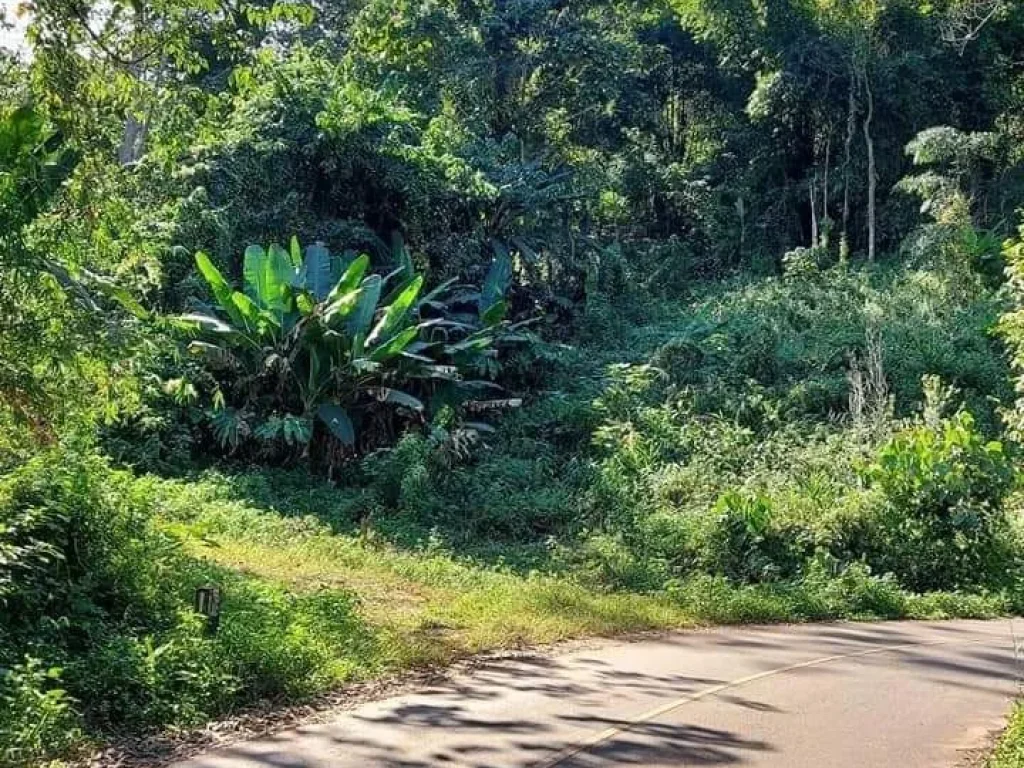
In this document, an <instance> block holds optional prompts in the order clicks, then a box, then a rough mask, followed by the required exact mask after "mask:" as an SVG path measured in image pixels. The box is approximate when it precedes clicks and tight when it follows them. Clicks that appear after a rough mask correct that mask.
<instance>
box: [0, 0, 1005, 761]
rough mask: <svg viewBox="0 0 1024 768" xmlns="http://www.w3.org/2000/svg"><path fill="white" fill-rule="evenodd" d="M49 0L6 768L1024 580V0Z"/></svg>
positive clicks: (13, 338) (11, 470) (25, 19)
mask: <svg viewBox="0 0 1024 768" xmlns="http://www.w3.org/2000/svg"><path fill="white" fill-rule="evenodd" d="M3 7H4V8H5V9H6V17H3V18H6V22H7V23H8V24H11V25H13V24H14V23H15V22H16V23H17V25H18V29H19V30H23V32H22V33H19V34H20V35H21V36H20V37H19V38H17V40H18V42H17V44H15V43H13V42H12V44H11V48H10V50H4V49H2V48H0V764H2V765H10V766H29V765H38V764H57V763H53V762H52V761H63V763H61V764H64V763H71V764H73V763H74V762H76V761H81V760H85V759H88V756H89V755H90V754H92V753H94V752H95V751H96V750H103V749H107V750H108V751H109V754H110V755H114V754H115V753H116V752H117V750H118V749H122V748H124V747H123V745H124V744H125V743H131V744H134V745H135V747H134V749H136V751H138V750H140V749H143V747H140V746H139V745H140V744H143V745H148V746H145V749H151V750H154V754H155V753H157V752H159V751H160V750H166V749H169V748H170V747H168V744H169V743H171V742H173V741H174V738H172V737H171V736H168V735H167V734H168V733H171V732H172V729H173V732H175V733H178V734H180V733H181V729H187V728H196V727H200V726H202V725H203V724H204V723H207V722H209V721H211V720H213V719H215V718H218V717H223V716H226V715H229V714H231V713H237V712H239V711H245V710H247V709H251V708H253V707H256V708H263V709H264V710H266V709H271V710H272V709H273V708H274V707H275V706H280V705H283V704H285V703H288V702H293V701H300V700H306V699H308V698H309V697H312V696H315V695H317V694H320V693H323V692H326V691H331V690H337V689H338V688H339V687H341V686H342V685H343V684H345V683H346V682H348V681H354V680H359V679H367V678H372V677H377V676H380V675H382V674H384V673H388V672H391V671H395V670H399V669H403V668H409V667H416V666H422V665H427V664H435V663H443V662H446V661H450V660H452V659H455V658H457V657H460V656H463V655H466V654H469V653H472V652H475V651H479V650H483V649H489V648H496V647H509V646H518V645H522V644H525V643H535V642H547V641H552V640H557V639H561V638H566V637H571V636H578V635H583V634H606V633H614V632H620V631H626V630H633V629H639V628H658V627H674V626H683V625H687V624H691V623H694V622H742V621H782V620H820V619H828V618H861V617H868V616H876V617H906V616H915V617H943V616H954V615H955V616H992V615H1000V614H1005V613H1013V612H1019V611H1021V610H1022V609H1024V520H1022V510H1024V501H1022V499H1021V495H1020V491H1021V477H1020V474H1019V472H1018V468H1019V466H1020V450H1021V445H1020V441H1021V439H1022V438H1024V399H1020V400H1018V399H1017V397H1018V393H1020V392H1024V4H1021V3H1019V2H1017V0H928V1H926V0H632V2H627V1H626V0H587V1H583V0H309V2H303V1H302V0H30V1H29V2H20V3H15V2H8V3H6V4H5V5H4V6H3ZM7 39H10V40H11V41H14V40H15V39H16V38H15V36H14V35H10V36H9V38H7ZM211 586H213V587H216V588H217V589H218V590H219V591H220V595H221V605H220V617H219V624H217V623H215V622H213V621H211V620H209V619H208V618H207V617H206V616H204V615H203V611H201V610H200V608H203V607H204V606H203V605H202V604H201V603H199V602H196V595H197V589H201V588H202V589H205V588H208V587H211ZM175 738H176V737H175ZM119 745H122V746H119ZM114 759H115V758H114V757H113V756H111V757H110V760H111V762H113V761H114Z"/></svg>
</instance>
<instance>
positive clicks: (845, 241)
mask: <svg viewBox="0 0 1024 768" xmlns="http://www.w3.org/2000/svg"><path fill="white" fill-rule="evenodd" d="M848 101H849V106H848V107H847V112H846V143H845V147H844V153H845V154H844V158H843V234H842V237H841V242H840V245H839V250H840V254H839V255H840V258H842V259H845V258H846V257H847V255H848V254H849V251H850V156H851V154H852V152H853V134H854V132H855V130H856V117H857V76H856V72H855V70H854V69H851V70H850V92H849V97H848Z"/></svg>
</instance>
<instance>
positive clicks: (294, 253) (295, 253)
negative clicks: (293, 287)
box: [288, 235, 302, 271]
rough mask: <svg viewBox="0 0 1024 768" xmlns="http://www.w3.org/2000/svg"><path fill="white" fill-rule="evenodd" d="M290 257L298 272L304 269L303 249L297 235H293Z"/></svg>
mask: <svg viewBox="0 0 1024 768" xmlns="http://www.w3.org/2000/svg"><path fill="white" fill-rule="evenodd" d="M288 255H289V256H290V257H291V260H292V267H294V268H295V270H296V271H298V270H300V269H302V248H301V247H300V246H299V238H297V237H296V236H295V235H292V241H291V243H290V245H289V248H288Z"/></svg>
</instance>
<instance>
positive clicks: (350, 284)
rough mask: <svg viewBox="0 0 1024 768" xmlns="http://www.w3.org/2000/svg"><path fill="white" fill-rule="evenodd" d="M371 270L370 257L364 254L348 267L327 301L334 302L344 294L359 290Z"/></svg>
mask: <svg viewBox="0 0 1024 768" xmlns="http://www.w3.org/2000/svg"><path fill="white" fill-rule="evenodd" d="M369 268H370V257H369V256H367V255H366V254H365V253H364V254H362V255H361V256H359V257H358V258H357V259H356V260H355V261H353V262H352V263H351V264H349V265H348V269H346V270H345V272H344V274H343V275H342V276H341V279H340V280H338V283H337V285H335V286H334V288H332V289H331V292H330V294H328V296H327V301H328V302H331V301H334V300H335V299H336V298H337V297H339V296H343V295H344V294H346V293H349V292H350V291H354V290H355V289H356V288H358V287H359V283H360V282H361V281H362V279H363V275H365V274H366V270H367V269H369Z"/></svg>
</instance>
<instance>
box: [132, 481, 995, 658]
mask: <svg viewBox="0 0 1024 768" xmlns="http://www.w3.org/2000/svg"><path fill="white" fill-rule="evenodd" d="M140 483H141V485H142V492H143V493H145V494H146V495H148V496H150V497H151V498H153V499H154V500H155V503H156V507H157V509H158V510H159V515H160V516H161V518H162V519H163V520H165V521H166V524H167V525H168V526H170V527H171V528H173V530H174V531H175V533H176V534H177V535H179V536H182V537H183V538H184V539H185V540H186V541H187V543H188V550H189V552H190V553H191V554H192V555H193V556H195V557H197V558H202V559H205V560H209V561H211V562H213V563H216V564H217V565H218V566H220V567H223V568H225V569H228V570H229V571H231V572H237V573H242V574H245V576H246V577H247V578H252V579H256V580H260V581H265V582H268V583H273V584H276V585H280V586H282V587H283V588H284V589H286V590H287V591H289V592H290V593H293V594H311V593H318V592H324V591H342V592H345V593H348V594H352V595H354V596H355V598H356V601H357V602H356V605H357V614H358V616H359V618H360V621H361V625H363V626H365V630H366V631H367V632H368V633H369V634H370V635H371V636H372V637H373V638H374V642H373V644H372V647H370V648H368V649H367V650H368V651H369V655H368V656H364V657H362V658H361V659H360V670H359V674H373V673H375V672H378V671H382V670H390V669H395V668H404V667H410V666H417V665H422V664H435V663H447V662H449V661H451V660H453V659H455V658H458V657H461V656H464V655H467V654H471V653H476V652H479V651H483V650H489V649H495V648H514V647H519V646H522V645H528V644H537V643H551V642H556V641H559V640H564V639H568V638H574V637H580V636H595V635H605V636H607V635H615V634H621V633H628V632H633V631H638V630H651V629H668V628H679V627H687V626H692V625H695V624H706V623H737V622H761V621H764V622H772V621H803V620H811V619H830V618H875V617H891V618H897V617H919V618H941V617H947V616H994V615H998V614H1000V613H1002V612H1005V611H1006V610H1007V604H1006V601H1005V600H1004V599H1002V598H1001V597H999V596H992V597H979V596H968V595H958V594H951V593H936V594H931V595H924V596H921V595H910V594H908V593H906V592H904V591H903V590H901V589H899V588H898V586H897V585H896V584H895V583H894V582H893V581H892V580H890V579H879V578H875V577H871V576H869V575H867V573H866V572H864V571H862V570H858V569H852V570H849V571H848V572H846V573H845V574H843V575H841V576H839V577H831V576H827V575H825V574H824V572H820V573H818V575H817V576H811V577H809V578H807V579H805V580H804V582H802V583H799V584H797V583H794V584H775V585H748V586H745V587H737V586H734V585H731V584H729V583H728V582H727V581H725V580H724V579H720V578H713V577H694V578H690V579H687V580H682V581H676V582H672V583H670V584H668V585H667V588H666V589H664V590H659V591H655V592H651V593H639V592H635V591H633V592H631V591H626V590H612V589H608V588H607V587H604V586H602V585H601V584H600V583H597V582H595V581H593V580H590V579H587V578H586V577H584V576H583V575H581V574H579V573H571V572H569V573H558V572H557V571H553V572H552V571H549V572H542V571H534V572H527V573H522V572H521V571H520V569H513V568H509V567H503V566H501V565H495V564H494V563H493V562H486V561H481V560H477V559H473V558H468V557H459V556H457V555H456V554H454V553H452V552H450V551H446V550H445V549H443V548H440V547H439V546H438V545H437V544H436V543H431V542H426V543H425V544H424V545H423V546H422V547H421V548H420V549H418V550H412V551H409V550H402V549H399V548H397V547H395V546H393V545H392V544H389V543H388V542H387V541H385V540H384V539H383V538H380V537H379V536H378V535H376V534H375V533H374V532H373V531H372V529H371V530H370V531H368V532H366V531H364V532H361V533H355V532H353V533H339V532H335V531H334V530H332V528H331V526H330V525H328V524H326V523H324V522H322V520H321V519H320V517H318V516H317V515H315V514H313V513H314V512H315V510H314V509H312V508H310V509H307V510H305V512H304V513H303V510H302V505H301V503H296V504H294V505H293V510H294V513H293V514H292V515H290V516H285V515H282V514H281V513H280V512H279V511H277V510H275V509H272V508H270V509H268V508H265V507H261V506H258V505H256V504H254V503H253V502H251V501H247V500H240V499H238V498H233V497H232V493H231V490H230V489H231V488H232V487H233V486H235V485H242V486H244V485H246V483H245V482H239V483H232V482H231V480H230V479H229V478H224V477H223V476H218V475H211V476H208V477H207V478H206V479H204V480H199V481H196V482H182V481H166V480H156V479H153V478H148V479H144V480H142V481H140ZM306 498H307V499H308V498H309V497H308V496H307V497H306ZM321 514H323V512H322V510H321ZM230 608H231V606H230V602H228V603H227V605H226V608H225V610H226V620H228V621H230V620H231V619H230Z"/></svg>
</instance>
